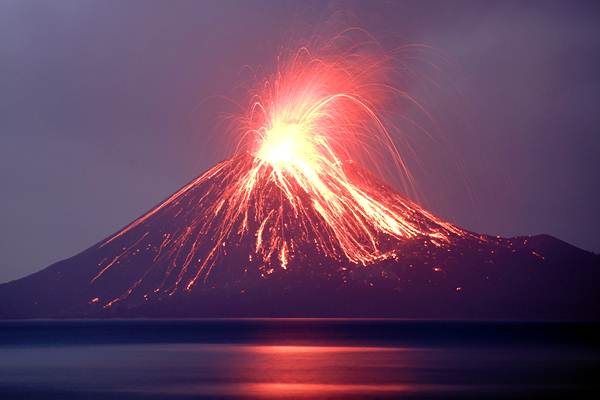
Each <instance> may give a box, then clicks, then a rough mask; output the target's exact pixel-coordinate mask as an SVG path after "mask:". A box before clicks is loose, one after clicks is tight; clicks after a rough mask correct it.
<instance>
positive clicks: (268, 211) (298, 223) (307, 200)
mask: <svg viewBox="0 0 600 400" xmlns="http://www.w3.org/2000/svg"><path fill="white" fill-rule="evenodd" d="M349 39H350V38H349V36H345V35H340V36H339V37H336V38H335V39H334V40H333V41H331V42H328V43H327V45H326V46H319V47H318V48H317V50H316V52H313V51H312V50H311V49H309V47H302V48H300V49H299V50H298V51H297V52H295V53H293V54H292V55H291V56H290V57H287V58H284V59H287V61H285V62H283V63H281V64H280V65H279V66H278V68H277V70H276V72H275V73H273V74H272V75H270V76H268V77H267V78H265V79H264V80H261V81H259V82H258V84H257V85H256V87H255V89H254V93H255V94H254V95H253V96H252V98H251V100H250V102H249V106H248V109H247V112H246V113H245V114H244V115H243V116H242V117H239V118H238V119H237V124H236V126H237V132H238V134H237V137H238V139H237V141H238V143H239V144H238V146H237V148H236V151H235V152H234V153H235V154H234V155H233V157H232V158H231V159H229V160H226V161H224V162H221V163H219V164H217V165H215V166H214V167H213V168H211V169H210V170H208V171H207V172H206V173H204V174H203V175H202V176H200V177H199V178H197V179H195V180H194V181H192V182H191V183H189V184H188V185H186V186H185V187H183V188H182V189H181V190H179V191H178V192H177V193H175V194H173V195H172V196H171V197H170V198H168V199H167V200H166V201H164V202H163V203H162V204H160V205H159V206H157V207H156V208H154V209H153V210H151V211H149V212H148V213H147V214H145V215H143V216H142V217H140V218H139V219H138V220H136V221H134V222H133V223H131V224H130V225H129V226H127V227H125V228H124V229H123V230H121V231H120V232H118V233H117V234H115V235H114V236H113V237H111V238H110V239H108V240H107V241H105V242H104V243H102V244H101V245H100V248H105V247H111V246H115V247H118V248H115V249H112V251H111V253H113V254H116V256H114V257H110V258H106V259H104V260H102V261H101V262H100V264H99V265H98V272H97V274H96V275H95V276H94V277H93V279H92V283H97V282H99V281H101V280H102V277H103V276H104V275H105V274H107V273H109V272H110V271H112V270H113V269H116V268H117V266H118V265H120V264H123V263H124V261H126V260H127V259H131V258H133V257H136V256H138V255H139V254H140V252H151V253H152V254H153V257H152V262H149V263H148V265H147V269H146V271H145V272H144V273H143V274H142V276H138V277H136V278H135V280H134V284H133V285H132V286H130V287H129V289H127V291H126V292H125V293H123V294H122V295H119V296H118V297H116V298H114V299H112V300H110V301H109V302H107V303H106V304H105V307H107V306H111V305H112V304H114V303H115V302H118V301H121V300H123V299H125V298H127V297H128V296H130V295H131V294H132V293H133V292H134V291H136V290H141V291H142V292H144V293H145V294H144V296H147V295H148V293H149V292H154V293H159V294H160V293H167V294H172V293H174V292H175V291H177V290H178V289H180V288H184V289H187V290H191V289H192V288H193V287H194V286H195V285H197V284H199V283H206V282H208V281H209V280H210V277H211V273H212V272H213V270H214V268H216V267H218V266H219V265H221V264H223V262H222V261H223V260H224V259H226V257H230V256H231V254H233V253H236V254H243V255H244V257H245V259H244V260H240V259H239V257H238V258H236V259H235V260H236V263H238V264H239V265H238V267H239V269H240V270H245V271H247V270H248V269H249V268H253V269H255V270H256V271H259V272H260V274H262V275H265V274H272V273H273V272H275V271H283V270H286V269H288V268H291V267H292V266H294V265H295V266H296V267H297V268H302V259H303V254H305V253H307V252H308V253H312V254H319V255H320V256H322V257H323V259H324V260H330V261H331V262H338V263H349V264H355V265H363V266H368V265H369V264H371V263H373V262H376V261H380V260H385V259H389V258H398V257H402V254H401V252H400V250H399V248H400V246H399V243H402V242H404V241H407V240H411V239H413V238H416V237H419V238H421V239H424V240H428V241H430V242H431V243H432V244H433V245H435V246H443V245H444V244H445V243H448V242H449V241H450V240H451V239H452V237H456V236H463V235H465V234H466V233H465V232H463V231H462V230H460V229H458V228H456V227H454V226H453V225H451V224H449V223H447V222H444V221H442V220H440V219H438V218H436V217H434V216H433V215H431V214H430V213H428V212H427V211H425V210H423V209H422V208H420V207H419V206H417V205H416V204H414V203H412V202H410V201H409V200H407V199H406V198H404V197H402V196H401V195H399V194H397V193H396V192H395V191H393V190H391V189H390V188H388V187H387V186H385V185H384V184H382V183H379V181H378V179H377V178H375V176H377V177H378V178H382V179H383V178H384V175H385V173H384V172H385V170H386V169H388V170H389V169H390V168H389V167H390V166H391V165H393V166H394V167H393V168H392V169H393V171H395V173H396V174H397V175H398V176H399V177H400V178H401V183H402V184H403V185H404V187H405V188H409V187H410V185H411V181H412V180H411V179H412V178H411V175H410V173H409V171H408V168H407V166H406V164H405V162H404V161H403V159H402V156H401V152H400V151H399V150H398V148H397V147H396V145H395V143H394V140H393V137H395V136H397V135H399V134H400V133H399V132H395V131H394V130H393V129H392V128H390V127H389V126H393V125H392V124H391V123H390V124H388V121H386V118H385V113H383V112H382V109H383V107H384V105H385V101H386V98H389V97H390V96H392V97H393V96H404V97H408V96H407V95H406V94H405V93H403V92H401V91H400V90H398V89H396V88H393V87H392V86H391V85H390V84H389V83H388V82H387V81H386V68H387V63H386V58H385V56H382V54H377V53H376V54H373V53H372V52H370V51H367V50H366V49H365V48H364V44H363V43H356V42H354V41H352V40H349ZM336 43H345V45H344V46H342V47H344V49H343V50H341V51H340V49H339V46H337V45H336ZM363 167H364V168H368V170H369V172H367V171H365V170H363V169H362V168H363ZM371 174H373V175H371ZM161 214H169V215H170V218H169V221H170V222H169V223H168V224H167V225H165V224H162V225H161V226H159V227H156V226H153V224H155V225H156V223H155V222H153V220H154V219H153V218H152V217H154V216H157V215H161ZM157 228H158V231H159V232H160V234H159V235H157V234H155V232H156V231H157ZM128 232H132V233H133V232H135V237H136V239H135V240H134V241H132V242H131V243H127V244H126V245H123V243H121V242H119V240H118V239H119V238H123V237H124V235H125V234H126V233H128ZM247 243H251V245H248V244H247ZM228 260H229V263H231V257H230V258H229V259H228ZM157 274H158V275H160V276H162V278H161V279H160V280H159V281H160V283H159V284H158V285H156V287H153V288H151V290H150V291H149V288H148V287H145V286H146V285H144V282H145V281H146V279H147V278H148V276H150V275H157ZM152 281H153V282H156V279H153V280H152Z"/></svg>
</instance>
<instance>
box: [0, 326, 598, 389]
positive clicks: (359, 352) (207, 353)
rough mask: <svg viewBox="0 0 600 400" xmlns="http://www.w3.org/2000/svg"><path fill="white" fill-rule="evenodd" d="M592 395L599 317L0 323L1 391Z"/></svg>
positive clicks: (596, 377)
mask: <svg viewBox="0 0 600 400" xmlns="http://www.w3.org/2000/svg"><path fill="white" fill-rule="evenodd" d="M532 398H535V399H538V398H539V399H550V398H552V399H554V398H556V399H573V398H589V399H600V324H599V323H592V322H590V323H574V322H523V321H518V322H515V321H512V322H511V321H422V320H393V319H301V318H300V319H278V318H277V319H275V318H273V319H272V318H265V319H209V320H28V321H0V399H2V400H7V399H101V400H108V399H125V400H129V399H532Z"/></svg>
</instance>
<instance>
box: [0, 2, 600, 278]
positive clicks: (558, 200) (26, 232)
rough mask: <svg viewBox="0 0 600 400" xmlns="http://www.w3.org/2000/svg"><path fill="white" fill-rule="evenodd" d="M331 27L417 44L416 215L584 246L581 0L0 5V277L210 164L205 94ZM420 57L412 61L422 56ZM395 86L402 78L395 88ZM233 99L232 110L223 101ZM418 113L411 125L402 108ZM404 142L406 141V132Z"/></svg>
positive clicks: (112, 227) (595, 242)
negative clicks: (426, 134) (422, 126)
mask: <svg viewBox="0 0 600 400" xmlns="http://www.w3.org/2000/svg"><path fill="white" fill-rule="evenodd" d="M332 21H335V22H338V23H341V24H344V23H345V24H348V25H353V26H355V25H358V26H361V27H364V28H365V29H366V30H368V31H369V32H370V33H372V34H373V35H375V37H377V38H378V39H380V40H381V42H382V43H383V44H384V46H391V47H393V46H400V45H406V44H412V43H418V44H424V45H427V46H431V48H432V49H433V50H432V51H430V52H425V53H421V54H419V57H420V59H421V61H420V62H415V64H414V66H413V68H415V69H418V68H419V66H421V65H424V61H425V64H427V62H429V63H431V64H434V65H436V66H439V67H440V68H439V70H435V72H431V71H429V69H426V70H424V71H423V74H424V75H425V76H427V75H428V74H429V73H431V74H432V75H433V76H431V77H432V78H434V80H435V81H436V83H437V85H432V83H431V81H430V80H428V79H425V78H423V79H416V78H413V79H411V80H409V81H408V82H402V84H404V85H407V87H406V90H408V91H409V92H410V93H414V94H415V95H416V96H417V97H418V98H419V99H420V100H422V102H423V104H424V105H425V106H426V107H427V109H428V110H429V111H430V113H431V114H432V116H433V118H434V119H435V123H433V122H431V124H430V126H429V127H428V129H430V130H431V131H432V134H433V135H434V136H435V137H436V138H437V139H436V140H435V141H432V143H428V142H427V140H418V143H419V145H418V146H417V148H416V149H417V150H418V156H419V161H420V168H418V169H416V170H415V178H416V185H417V189H418V191H419V193H421V198H420V201H421V202H422V204H423V205H424V206H425V207H426V208H428V209H430V210H431V211H433V212H434V213H435V214H437V215H439V216H440V217H443V218H445V219H447V220H450V221H452V222H453V223H455V224H457V225H459V226H461V227H464V228H466V229H469V230H473V231H477V232H482V233H488V234H493V235H502V236H516V235H527V234H539V233H548V234H551V235H554V236H556V237H558V238H560V239H562V240H565V241H567V242H569V243H572V244H574V245H576V246H579V247H582V248H584V249H586V250H591V251H594V252H600V218H599V212H600V209H599V207H598V204H600V185H599V183H600V161H599V160H600V159H599V157H598V154H599V153H600V136H599V135H598V129H599V127H600V113H599V112H598V111H597V107H598V105H599V104H600V87H599V86H600V83H599V82H600V80H598V77H597V74H598V71H600V52H599V50H600V24H599V23H598V22H599V21H600V7H598V6H597V5H596V4H595V2H589V3H586V2H578V3H573V2H570V1H564V2H550V1H543V2H533V1H532V2H522V1H519V2H507V1H502V2H497V3H495V2H491V1H451V2H448V1H440V2H439V3H435V2H428V3H425V4H421V2H418V1H407V2H404V1H332V2H327V1H308V2H299V1H274V0H265V1H221V0H219V1H217V0H215V1H169V2H167V1H162V2H153V1H141V0H140V1H126V2H123V1H67V0H62V1H57V2H44V1H23V0H19V1H10V0H5V1H2V2H0V128H1V129H0V179H1V182H2V188H3V189H2V196H0V220H1V221H2V236H1V238H0V239H1V240H0V253H1V254H2V255H3V257H2V261H1V262H0V282H4V281H8V280H12V279H16V278H20V277H22V276H25V275H27V274H29V273H32V272H35V271H37V270H40V269H42V268H44V267H46V266H48V265H50V264H51V263H53V262H56V261H58V260H60V259H64V258H67V257H70V256H72V255H75V254H76V253H78V252H80V251H82V250H84V249H86V248H87V247H89V246H91V245H93V244H94V243H96V242H98V241H99V240H101V239H103V238H105V237H107V236H109V235H110V234H112V233H114V232H115V231H117V230H118V229H119V228H121V227H123V226H124V225H125V224H127V223H129V222H130V221H132V220H133V219H135V218H136V217H138V216H139V215H140V214H142V213H144V212H145V211H147V210H148V209H150V208H151V207H153V206H154V205H156V204H157V203H159V202H160V201H161V200H163V199H164V198H166V197H167V196H168V195H169V194H170V193H172V192H174V191H176V190H177V189H179V188H180V187H181V186H182V185H183V184H185V183H186V182H188V181H190V180H191V179H193V178H194V177H196V176H197V175H199V174H200V173H202V172H203V171H204V170H205V169H207V168H208V167H210V166H211V165H213V164H214V163H215V162H218V161H220V160H221V159H223V158H224V157H226V156H227V153H226V152H225V151H224V150H223V148H222V147H223V146H222V136H223V131H222V127H220V126H219V124H218V122H219V115H220V113H222V112H224V111H226V112H230V111H231V109H230V108H227V107H226V106H225V105H224V104H223V103H219V102H218V101H212V100H211V101H206V100H207V99H209V98H212V97H213V96H219V95H225V96H229V97H235V96H236V93H237V92H238V91H236V88H238V87H239V85H240V83H241V79H242V78H241V76H242V70H243V66H245V65H250V66H264V67H265V68H266V69H269V68H273V65H274V59H275V57H276V56H277V54H278V51H279V49H281V48H282V47H283V48H285V46H286V45H287V44H288V43H289V41H290V40H291V38H294V39H301V38H304V37H310V35H311V34H313V33H314V32H316V31H319V29H320V27H322V26H324V25H325V24H326V23H331V22H332ZM423 59H424V61H423ZM399 84H400V83H399ZM239 100H243V99H239ZM414 117H415V118H416V119H419V118H420V117H419V116H414ZM406 134H415V133H414V132H412V133H411V132H407V133H406Z"/></svg>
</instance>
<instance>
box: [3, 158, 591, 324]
mask: <svg viewBox="0 0 600 400" xmlns="http://www.w3.org/2000/svg"><path fill="white" fill-rule="evenodd" d="M254 162H256V161H255V160H254V159H253V158H252V157H251V156H249V155H248V154H244V155H241V156H237V157H235V158H232V159H230V160H227V161H224V162H222V163H220V164H217V165H216V166H215V167H213V168H212V169H210V170H208V171H207V172H206V173H205V174H203V175H202V176H200V177H199V178H197V179H195V180H194V181H192V182H190V183H189V184H188V185H186V186H184V187H183V188H182V189H180V190H179V191H178V192H176V193H175V194H173V195H172V196H171V197H169V198H168V199H167V200H165V201H164V202H162V203H161V204H159V205H158V206H157V207H155V208H154V209H152V210H150V211H149V212H148V213H146V214H145V215H143V216H141V217H140V218H139V219H137V220H135V221H134V222H132V223H131V224H130V225H128V226H126V227H125V228H124V229H122V230H121V231H119V232H117V233H116V234H115V235H113V236H111V237H109V238H107V239H106V240H103V241H102V242H100V243H98V244H96V245H94V246H92V247H90V248H89V249H87V250H85V251H83V252H81V253H80V254H77V255H75V256H74V257H72V258H69V259H66V260H63V261H60V262H57V263H55V264H53V265H51V266H49V267H47V268H46V269H43V270H41V271H39V272H37V273H34V274H32V275H30V276H27V277H25V278H22V279H19V280H16V281H12V282H8V283H5V284H2V285H0V317H2V318H48V317H51V318H104V317H151V318H177V317H270V316H277V317H401V318H441V319H447V318H465V319H470V318H490V319H492V318H506V319H577V320H585V319H588V320H596V319H598V317H599V316H600V312H599V311H600V302H599V300H600V296H599V295H598V290H597V284H598V282H599V279H600V256H598V255H595V254H593V253H589V252H587V251H584V250H581V249H578V248H576V247H574V246H571V245H569V244H567V243H565V242H562V241H560V240H558V239H555V238H553V237H551V236H547V235H539V236H528V237H516V238H500V237H492V236H487V235H480V234H475V233H472V232H468V231H465V230H462V229H460V228H457V227H455V226H453V225H451V224H449V223H447V222H445V221H442V220H441V219H439V218H437V217H435V216H433V215H432V214H430V213H429V212H427V211H425V210H424V209H422V208H421V207H419V206H417V205H416V204H414V203H412V202H411V201H408V200H407V199H405V198H403V197H402V196H401V195H400V194H398V193H397V192H395V191H394V190H393V189H392V188H390V187H389V186H387V185H385V184H384V183H382V182H380V181H378V180H377V178H375V177H373V176H372V175H370V173H368V172H366V171H365V170H362V169H360V168H359V167H357V166H356V165H354V164H352V163H346V165H344V167H343V168H344V170H345V173H346V174H347V176H348V177H349V179H350V180H352V181H353V182H359V183H360V185H359V186H352V187H360V192H359V193H355V192H353V190H354V189H348V188H346V187H345V186H344V185H341V184H338V183H336V182H325V183H324V184H326V185H329V187H331V188H334V191H336V193H337V194H339V196H340V198H341V199H342V201H340V202H338V203H335V202H332V201H330V200H329V199H321V200H324V202H319V201H315V199H312V198H310V196H309V191H307V190H306V188H304V187H303V186H302V182H297V181H294V180H291V179H290V180H285V179H284V180H283V181H282V179H281V178H282V176H279V179H272V178H273V174H274V173H275V171H273V170H271V169H269V167H265V168H266V169H265V170H264V171H262V173H261V174H258V175H256V176H252V177H249V176H248V175H247V174H246V175H244V174H245V171H248V170H251V169H252V168H251V166H252V163H254ZM283 174H285V173H283ZM284 178H285V177H284ZM249 179H254V181H253V182H252V183H253V185H252V190H243V191H239V190H237V191H236V190H235V189H232V188H235V187H236V185H237V187H238V188H239V182H247V181H248V180H249ZM282 182H287V183H285V184H282ZM290 195H293V196H294V199H293V201H290V200H289V199H290V197H289V196H290ZM240 196H241V197H240ZM357 199H358V200H357ZM365 199H366V200H365ZM369 199H375V200H376V201H374V202H373V203H371V202H369V201H370V200H369ZM356 201H359V202H363V203H364V202H365V201H366V203H364V204H361V207H362V209H366V210H368V211H369V212H370V213H371V214H368V213H367V214H365V215H361V214H360V213H357V211H356V209H355V208H353V206H354V203H353V202H356ZM323 204H325V207H335V209H334V208H332V209H331V210H324V209H323V207H324V206H323ZM378 207H380V208H378ZM332 215H333V217H332ZM334 217H336V218H337V219H335V218H334ZM369 217H372V218H376V219H377V218H379V219H381V220H380V221H375V222H374V221H373V220H371V219H370V218H369ZM332 218H334V220H332ZM386 224H387V225H386ZM381 226H391V227H392V228H390V229H388V230H386V229H383V228H381Z"/></svg>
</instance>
